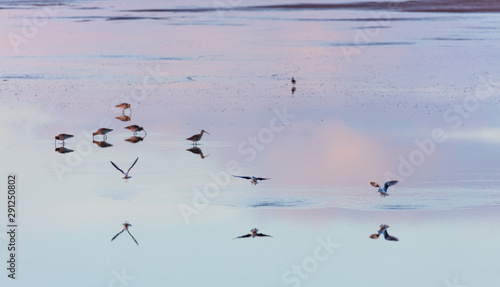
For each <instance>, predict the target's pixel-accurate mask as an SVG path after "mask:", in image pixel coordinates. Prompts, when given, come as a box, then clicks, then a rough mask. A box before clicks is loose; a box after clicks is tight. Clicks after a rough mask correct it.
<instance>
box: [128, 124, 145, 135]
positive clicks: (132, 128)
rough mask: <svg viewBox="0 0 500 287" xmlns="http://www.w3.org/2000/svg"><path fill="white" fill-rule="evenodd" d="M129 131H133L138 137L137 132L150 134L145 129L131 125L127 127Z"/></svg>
mask: <svg viewBox="0 0 500 287" xmlns="http://www.w3.org/2000/svg"><path fill="white" fill-rule="evenodd" d="M125 128H126V129H127V130H129V131H131V132H133V133H134V136H135V135H137V132H140V131H144V134H146V135H147V134H148V133H147V132H146V130H145V129H144V128H143V127H140V126H138V125H131V126H128V127H125Z"/></svg>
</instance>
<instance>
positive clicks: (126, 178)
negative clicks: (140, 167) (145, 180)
mask: <svg viewBox="0 0 500 287" xmlns="http://www.w3.org/2000/svg"><path fill="white" fill-rule="evenodd" d="M137 160H139V158H136V159H135V161H134V163H133V164H132V166H130V168H129V169H128V170H127V173H124V172H123V170H121V169H120V168H119V167H118V166H116V164H115V163H114V162H112V161H110V162H111V164H112V165H113V166H114V167H115V168H116V169H117V170H119V171H121V173H123V179H125V181H128V179H129V178H132V177H131V176H129V175H128V173H129V171H130V170H131V169H132V168H133V167H134V165H135V163H136V162H137Z"/></svg>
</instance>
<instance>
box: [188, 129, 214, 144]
mask: <svg viewBox="0 0 500 287" xmlns="http://www.w3.org/2000/svg"><path fill="white" fill-rule="evenodd" d="M203 133H207V134H209V133H208V132H206V131H205V130H201V132H200V133H199V134H196V135H193V136H191V137H188V138H187V139H186V140H188V141H192V142H193V144H197V142H198V141H199V140H201V137H202V136H203Z"/></svg>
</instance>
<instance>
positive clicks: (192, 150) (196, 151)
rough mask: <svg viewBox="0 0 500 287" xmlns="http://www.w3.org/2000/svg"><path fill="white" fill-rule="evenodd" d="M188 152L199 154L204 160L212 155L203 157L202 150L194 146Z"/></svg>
mask: <svg viewBox="0 0 500 287" xmlns="http://www.w3.org/2000/svg"><path fill="white" fill-rule="evenodd" d="M186 151H190V152H192V153H194V154H199V155H200V157H201V158H202V159H204V158H206V157H208V156H209V155H210V154H207V155H203V151H201V149H200V148H199V147H196V146H194V147H192V148H188V149H187V150H186Z"/></svg>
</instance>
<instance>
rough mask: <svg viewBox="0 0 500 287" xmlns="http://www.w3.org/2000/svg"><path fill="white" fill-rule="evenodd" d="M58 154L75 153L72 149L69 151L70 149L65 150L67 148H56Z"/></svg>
mask: <svg viewBox="0 0 500 287" xmlns="http://www.w3.org/2000/svg"><path fill="white" fill-rule="evenodd" d="M56 152H58V153H69V152H73V150H72V149H69V148H65V147H63V146H62V147H57V148H56Z"/></svg>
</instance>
